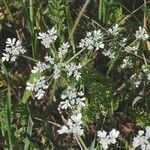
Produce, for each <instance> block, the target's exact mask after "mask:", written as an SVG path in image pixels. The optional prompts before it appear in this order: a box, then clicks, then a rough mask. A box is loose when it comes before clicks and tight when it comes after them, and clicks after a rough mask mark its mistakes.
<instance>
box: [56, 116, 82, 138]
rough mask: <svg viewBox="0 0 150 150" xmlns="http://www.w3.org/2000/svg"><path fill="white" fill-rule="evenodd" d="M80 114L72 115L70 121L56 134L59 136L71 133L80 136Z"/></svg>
mask: <svg viewBox="0 0 150 150" xmlns="http://www.w3.org/2000/svg"><path fill="white" fill-rule="evenodd" d="M81 118H82V114H81V113H78V114H76V115H72V116H71V118H70V119H68V122H67V125H66V126H65V125H64V126H62V127H61V129H60V130H58V131H57V132H58V133H59V134H64V133H73V134H77V135H82V134H83V132H84V131H83V129H82V127H81V125H82V120H81Z"/></svg>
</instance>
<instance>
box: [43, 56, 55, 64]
mask: <svg viewBox="0 0 150 150" xmlns="http://www.w3.org/2000/svg"><path fill="white" fill-rule="evenodd" d="M44 58H45V61H47V62H49V63H50V64H52V65H53V64H54V58H52V57H51V56H45V57H44Z"/></svg>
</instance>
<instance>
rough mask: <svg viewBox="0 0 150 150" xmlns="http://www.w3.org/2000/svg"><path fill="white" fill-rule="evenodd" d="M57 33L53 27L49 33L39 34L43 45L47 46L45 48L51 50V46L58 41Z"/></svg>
mask: <svg viewBox="0 0 150 150" xmlns="http://www.w3.org/2000/svg"><path fill="white" fill-rule="evenodd" d="M56 33H57V31H56V30H55V28H54V27H53V28H52V29H50V30H48V31H47V32H43V33H41V32H40V33H39V36H38V37H37V38H38V39H41V43H42V44H43V45H44V46H45V48H50V44H51V43H54V42H55V41H56V39H57V35H56Z"/></svg>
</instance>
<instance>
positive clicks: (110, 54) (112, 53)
mask: <svg viewBox="0 0 150 150" xmlns="http://www.w3.org/2000/svg"><path fill="white" fill-rule="evenodd" d="M102 54H103V55H104V56H107V57H109V58H110V59H114V58H115V55H116V52H115V51H113V50H112V49H108V50H107V49H105V50H103V51H102Z"/></svg>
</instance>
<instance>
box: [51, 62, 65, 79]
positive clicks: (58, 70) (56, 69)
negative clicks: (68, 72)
mask: <svg viewBox="0 0 150 150" xmlns="http://www.w3.org/2000/svg"><path fill="white" fill-rule="evenodd" d="M62 66H63V64H62V63H58V64H54V72H53V78H54V79H55V80H56V79H58V78H60V73H61V68H62Z"/></svg>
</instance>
